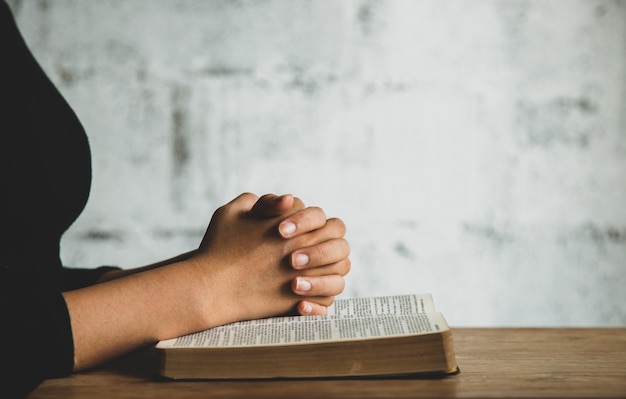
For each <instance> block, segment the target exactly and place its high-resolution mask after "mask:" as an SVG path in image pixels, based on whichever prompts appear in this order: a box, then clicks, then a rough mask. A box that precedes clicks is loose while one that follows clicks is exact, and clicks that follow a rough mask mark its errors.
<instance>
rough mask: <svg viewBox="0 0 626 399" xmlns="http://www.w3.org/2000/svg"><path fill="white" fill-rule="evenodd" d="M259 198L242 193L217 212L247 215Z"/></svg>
mask: <svg viewBox="0 0 626 399" xmlns="http://www.w3.org/2000/svg"><path fill="white" fill-rule="evenodd" d="M258 199H259V197H258V196H257V195H256V194H252V193H242V194H239V195H238V196H237V197H235V198H234V199H232V200H231V201H230V202H228V203H227V204H225V205H222V206H221V207H219V208H218V209H217V210H216V213H219V214H229V213H230V212H235V213H246V212H249V211H250V209H252V207H253V206H254V204H255V203H256V201H257V200H258Z"/></svg>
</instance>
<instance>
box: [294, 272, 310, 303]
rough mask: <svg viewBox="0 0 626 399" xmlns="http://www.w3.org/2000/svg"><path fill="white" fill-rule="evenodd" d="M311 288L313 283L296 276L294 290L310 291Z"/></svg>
mask: <svg viewBox="0 0 626 399" xmlns="http://www.w3.org/2000/svg"><path fill="white" fill-rule="evenodd" d="M311 288H313V284H311V282H310V281H309V280H305V279H303V278H298V280H297V281H296V291H298V292H309V291H311ZM309 306H310V305H309Z"/></svg>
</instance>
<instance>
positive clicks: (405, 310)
mask: <svg viewBox="0 0 626 399" xmlns="http://www.w3.org/2000/svg"><path fill="white" fill-rule="evenodd" d="M156 349H157V353H158V355H159V359H160V374H161V375H162V376H164V377H167V378H173V379H240V378H246V379H247V378H311V377H355V376H398V375H407V374H408V375H410V374H427V375H449V374H454V373H456V372H457V371H458V368H457V363H456V358H455V353H454V345H453V341H452V332H451V330H450V327H449V326H448V324H447V323H446V321H445V319H444V318H443V315H442V314H441V313H437V312H435V308H434V305H433V300H432V297H431V295H430V294H424V295H399V296H388V297H375V298H353V299H338V300H336V301H335V303H334V304H333V305H332V306H331V307H330V308H329V312H328V315H327V316H289V317H273V318H267V319H260V320H251V321H244V322H237V323H233V324H228V325H224V326H220V327H215V328H212V329H209V330H206V331H201V332H197V333H194V334H189V335H185V336H182V337H178V338H174V339H169V340H165V341H160V342H159V343H158V344H157V345H156Z"/></svg>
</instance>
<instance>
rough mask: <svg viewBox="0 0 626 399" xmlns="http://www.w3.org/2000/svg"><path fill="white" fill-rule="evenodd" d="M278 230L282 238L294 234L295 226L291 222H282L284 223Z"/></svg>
mask: <svg viewBox="0 0 626 399" xmlns="http://www.w3.org/2000/svg"><path fill="white" fill-rule="evenodd" d="M278 230H279V231H280V234H282V235H283V236H288V235H290V234H293V233H295V231H296V225H295V223H292V222H284V223H281V225H280V227H279V228H278Z"/></svg>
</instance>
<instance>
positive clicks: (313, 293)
mask: <svg viewBox="0 0 626 399" xmlns="http://www.w3.org/2000/svg"><path fill="white" fill-rule="evenodd" d="M345 286H346V282H345V280H344V279H343V276H340V275H338V274H331V275H325V276H306V277H302V276H298V277H296V278H294V279H293V280H292V282H291V289H292V291H293V292H294V294H296V295H302V296H307V297H320V296H322V297H324V296H325V297H329V296H335V295H339V294H341V293H342V292H343V289H344V288H345Z"/></svg>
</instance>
